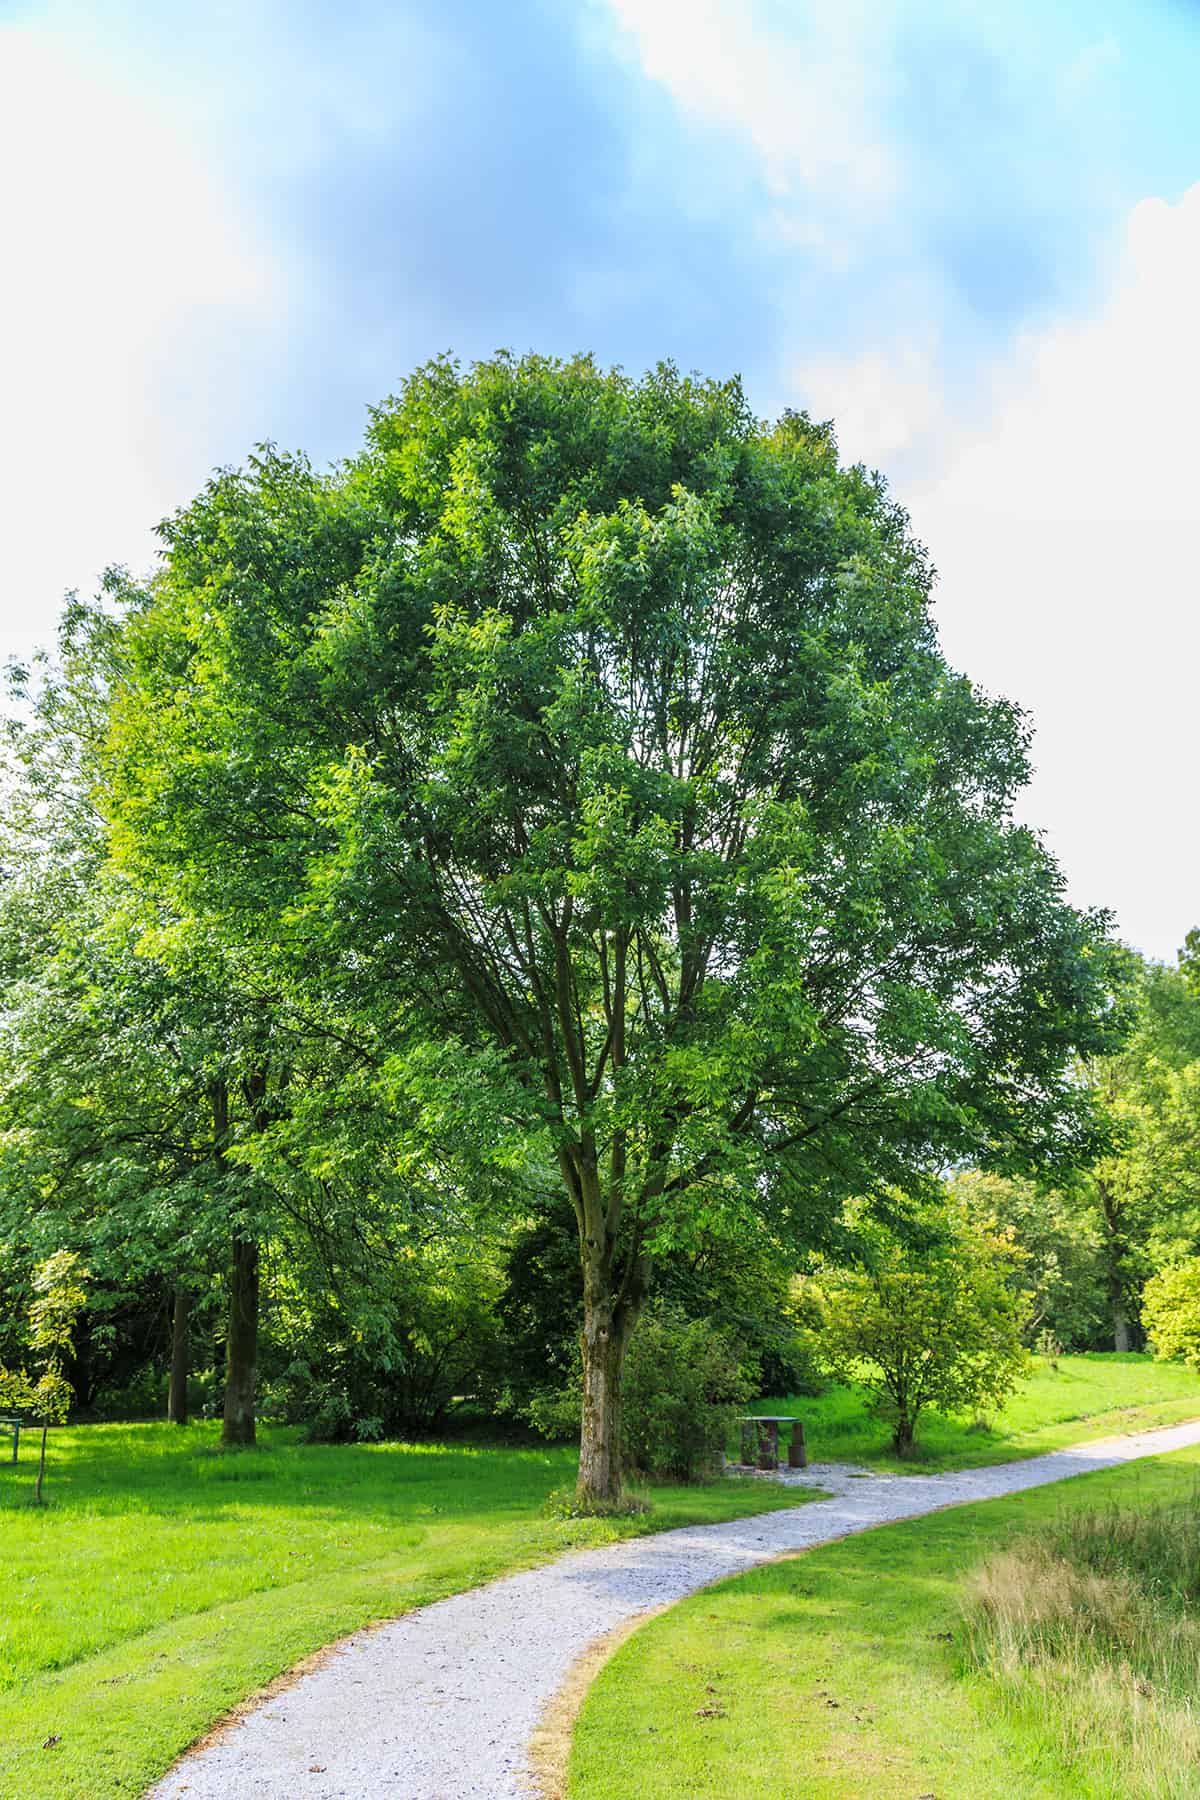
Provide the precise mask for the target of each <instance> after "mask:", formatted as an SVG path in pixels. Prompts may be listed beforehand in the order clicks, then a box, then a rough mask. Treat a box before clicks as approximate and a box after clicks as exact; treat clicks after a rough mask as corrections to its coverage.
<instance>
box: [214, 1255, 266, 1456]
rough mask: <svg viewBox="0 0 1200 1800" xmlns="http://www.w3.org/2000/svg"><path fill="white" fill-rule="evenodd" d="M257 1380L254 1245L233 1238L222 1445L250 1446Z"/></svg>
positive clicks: (253, 1431) (253, 1426)
mask: <svg viewBox="0 0 1200 1800" xmlns="http://www.w3.org/2000/svg"><path fill="white" fill-rule="evenodd" d="M257 1377H258V1245H257V1243H255V1242H254V1241H253V1240H252V1239H250V1238H240V1237H239V1238H235V1239H234V1241H233V1263H232V1266H231V1268H230V1271H229V1335H228V1337H227V1338H226V1340H225V1417H224V1421H223V1423H222V1427H221V1442H222V1443H223V1444H252V1443H253V1442H254V1438H255V1413H254V1392H255V1385H256V1382H257Z"/></svg>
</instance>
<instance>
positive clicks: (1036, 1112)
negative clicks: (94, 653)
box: [99, 356, 1112, 1501]
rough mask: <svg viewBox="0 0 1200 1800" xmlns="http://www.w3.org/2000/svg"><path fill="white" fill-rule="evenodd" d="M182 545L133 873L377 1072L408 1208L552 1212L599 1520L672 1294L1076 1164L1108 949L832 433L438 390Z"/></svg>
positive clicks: (571, 388) (153, 711)
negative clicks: (627, 1410) (755, 1238)
mask: <svg viewBox="0 0 1200 1800" xmlns="http://www.w3.org/2000/svg"><path fill="white" fill-rule="evenodd" d="M163 540H164V550H165V559H164V566H163V569H162V572H161V574H160V575H159V576H158V577H156V578H155V580H154V581H153V582H152V583H151V584H150V585H149V586H148V587H147V589H146V590H145V592H144V593H142V594H141V595H140V596H138V597H137V598H136V599H135V600H134V601H133V603H132V605H131V608H130V611H129V615H128V619H127V623H126V626H125V629H124V632H123V637H122V646H121V657H120V668H119V672H118V674H117V677H116V679H115V682H114V685H113V690H112V702H111V714H110V725H109V729H108V737H107V744H106V748H105V752H104V757H103V769H102V776H101V779H100V782H99V788H100V791H101V793H102V808H103V811H104V813H105V815H106V818H107V820H108V822H109V826H110V832H111V839H110V841H111V846H112V849H113V852H114V854H115V858H116V866H117V868H118V869H119V871H120V873H121V877H122V879H123V880H125V881H127V882H128V883H129V884H131V886H133V887H134V888H135V889H136V890H137V892H138V893H139V895H141V896H142V897H143V898H144V900H145V901H146V902H147V903H149V904H150V905H152V906H156V907H157V908H158V909H159V911H160V913H162V914H164V915H166V914H169V916H170V920H171V926H170V933H169V936H170V941H171V942H172V943H173V944H174V945H175V946H176V948H177V949H179V950H181V951H182V950H184V949H186V951H187V953H188V954H190V955H198V956H200V957H202V958H204V957H211V958H212V960H213V962H214V965H219V966H222V967H226V966H229V965H230V964H231V963H232V965H233V966H235V967H236V968H237V970H238V971H239V978H240V979H245V978H246V972H247V971H252V972H253V979H252V981H251V985H252V987H253V988H254V991H255V992H256V993H258V994H260V995H261V996H263V997H264V1005H265V1006H266V1007H267V1008H268V1010H269V1012H270V1016H271V1017H272V1018H273V1019H275V1018H277V1017H278V1016H280V1014H281V1013H283V1012H288V1011H290V1012H291V1014H292V1015H302V1016H305V1017H308V1018H312V1017H314V1016H319V1018H320V1019H321V1020H322V1021H323V1022H324V1029H325V1030H326V1031H327V1033H329V1034H330V1035H329V1036H328V1037H327V1038H326V1041H327V1042H331V1043H332V1042H334V1041H337V1042H339V1043H340V1044H341V1045H342V1046H343V1054H344V1060H345V1064H346V1066H347V1067H355V1068H369V1069H370V1071H371V1080H372V1082H373V1083H374V1091H375V1092H376V1093H383V1094H385V1095H386V1096H387V1101H388V1105H389V1106H390V1108H391V1109H392V1114H393V1117H394V1118H395V1119H396V1120H398V1121H399V1122H400V1125H401V1126H402V1130H401V1131H400V1133H399V1135H398V1139H397V1142H396V1144H395V1146H394V1155H395V1163H394V1167H395V1168H396V1169H397V1170H399V1171H402V1172H403V1174H404V1176H405V1178H406V1179H407V1180H408V1181H410V1182H411V1183H412V1184H413V1186H414V1188H417V1189H419V1188H421V1186H422V1185H424V1186H425V1187H428V1186H429V1185H430V1184H431V1183H432V1184H433V1185H434V1186H436V1177H437V1174H438V1171H439V1170H445V1169H448V1168H450V1167H452V1168H453V1169H454V1170H455V1171H456V1179H457V1182H458V1184H459V1188H458V1191H460V1192H462V1193H466V1194H469V1195H470V1196H471V1197H472V1202H473V1203H474V1204H475V1205H476V1206H477V1207H478V1208H479V1209H480V1210H481V1211H482V1210H485V1209H486V1208H488V1207H502V1206H519V1205H520V1204H521V1200H522V1195H523V1194H524V1196H525V1197H526V1199H527V1197H528V1194H529V1192H530V1190H531V1188H537V1189H538V1190H539V1191H544V1190H545V1189H546V1188H547V1186H548V1185H549V1184H550V1183H553V1182H557V1183H559V1184H561V1190H562V1192H563V1193H564V1194H565V1196H566V1198H567V1200H568V1202H569V1205H570V1208H571V1213H570V1215H569V1216H573V1219H574V1223H575V1229H576V1235H577V1238H578V1245H579V1254H580V1261H581V1271H582V1288H583V1297H584V1352H585V1353H584V1434H583V1458H582V1464H581V1485H582V1487H583V1490H584V1492H585V1494H587V1495H590V1496H592V1497H593V1498H595V1499H597V1500H601V1499H603V1500H606V1501H611V1500H612V1498H613V1497H614V1495H615V1494H616V1492H617V1490H618V1489H619V1481H620V1471H619V1463H618V1456H617V1449H616V1446H617V1445H618V1443H619V1435H620V1434H619V1429H618V1427H619V1394H620V1371H621V1360H622V1356H623V1351H624V1346H625V1343H626V1342H627V1340H628V1337H629V1334H630V1332H631V1331H632V1329H633V1327H634V1324H635V1322H636V1318H637V1315H638V1311H639V1309H640V1307H641V1304H642V1301H643V1299H644V1297H645V1294H646V1292H647V1291H648V1288H649V1286H650V1283H651V1280H652V1273H653V1265H654V1260H655V1258H656V1257H659V1256H661V1255H663V1254H666V1253H669V1252H670V1251H671V1250H672V1249H676V1248H679V1247H681V1246H686V1245H687V1244H689V1243H691V1242H693V1241H694V1240H695V1239H696V1237H697V1236H698V1234H701V1233H707V1234H712V1233H713V1232H717V1233H728V1234H737V1233H739V1232H747V1231H750V1232H753V1231H757V1230H759V1229H761V1228H762V1227H763V1226H764V1225H765V1226H766V1227H768V1228H769V1229H770V1230H771V1231H772V1232H773V1233H776V1234H779V1235H780V1236H781V1238H782V1239H784V1240H786V1241H788V1242H790V1243H792V1244H794V1245H796V1246H797V1247H803V1248H810V1247H812V1246H814V1245H820V1244H822V1243H824V1242H826V1241H828V1240H829V1238H830V1236H831V1234H832V1233H835V1232H836V1231H837V1230H838V1229H839V1224H838V1222H839V1220H840V1219H841V1217H842V1207H843V1202H844V1201H845V1200H846V1199H847V1198H848V1197H849V1196H852V1195H857V1196H860V1197H864V1198H866V1199H867V1200H868V1202H870V1201H871V1200H872V1199H874V1200H875V1201H877V1203H878V1204H879V1205H880V1206H881V1207H883V1208H887V1209H894V1208H895V1206H896V1205H897V1198H896V1197H897V1195H903V1194H910V1195H911V1194H919V1193H921V1192H924V1191H926V1190H927V1189H928V1188H929V1185H930V1183H931V1182H932V1181H933V1180H934V1179H935V1177H936V1176H937V1174H938V1173H939V1171H940V1170H941V1169H942V1168H943V1167H944V1166H945V1164H946V1163H947V1161H949V1160H962V1159H966V1158H973V1159H976V1160H980V1161H983V1162H991V1163H995V1164H997V1165H1013V1166H1017V1165H1020V1164H1022V1163H1026V1164H1027V1163H1028V1162H1029V1161H1030V1160H1032V1159H1040V1160H1042V1161H1043V1162H1053V1161H1055V1160H1056V1159H1057V1160H1069V1159H1070V1157H1071V1156H1072V1155H1077V1154H1078V1153H1079V1151H1080V1148H1081V1146H1082V1144H1083V1143H1084V1141H1085V1138H1086V1133H1087V1129H1088V1117H1087V1113H1088V1109H1087V1104H1086V1095H1084V1094H1083V1093H1082V1092H1081V1090H1080V1087H1079V1085H1078V1083H1076V1082H1073V1080H1072V1078H1071V1069H1072V1067H1073V1065H1074V1064H1075V1062H1076V1061H1077V1059H1078V1058H1080V1057H1081V1056H1082V1057H1086V1056H1095V1055H1099V1054H1101V1053H1102V1052H1103V1051H1104V1050H1105V1049H1106V1048H1108V1047H1109V1045H1110V1040H1111V1032H1112V1019H1111V1013H1110V1009H1109V1008H1108V1006H1107V1000H1106V989H1107V983H1108V979H1109V968H1108V954H1107V950H1106V940H1105V935H1104V922H1103V920H1102V919H1099V918H1096V917H1092V916H1088V915H1084V914H1081V913H1079V912H1077V911H1075V910H1073V909H1072V908H1071V907H1070V906H1068V905H1067V904H1066V902H1065V899H1064V895H1063V885H1062V880H1061V877H1060V875H1059V873H1058V871H1057V869H1056V867H1055V865H1054V863H1053V862H1052V860H1051V859H1050V857H1049V856H1048V854H1047V853H1046V851H1045V849H1044V848H1043V846H1042V845H1041V843H1040V842H1039V840H1038V838H1037V837H1036V835H1035V834H1034V833H1033V832H1031V831H1030V830H1028V829H1027V828H1025V827H1023V826H1021V825H1018V824H1017V823H1015V822H1014V819H1013V816H1012V803H1013V799H1014V796H1015V795H1016V794H1017V792H1018V791H1019V789H1020V788H1021V786H1022V784H1023V783H1024V782H1025V780H1026V779H1027V776H1028V763H1027V738H1028V734H1027V728H1026V725H1025V723H1024V721H1023V719H1022V717H1021V715H1020V714H1019V712H1018V711H1017V710H1016V709H1015V708H1014V707H1013V706H1011V705H1009V704H1007V703H1006V702H1003V701H996V700H991V699H988V698H987V697H985V696H984V695H982V694H981V693H979V692H978V691H977V690H976V689H975V688H973V687H972V685H971V684H970V682H968V681H967V680H966V679H965V678H964V677H962V676H960V675H957V674H955V673H954V671H952V670H951V669H950V668H949V667H948V665H947V664H946V662H945V660H944V658H943V656H942V654H941V652H940V650H939V647H938V644H937V640H936V635H935V632H934V628H933V624H932V619H931V614H930V609H929V596H930V588H931V581H932V574H931V569H930V566H929V563H928V560H927V558H926V556H925V553H924V552H923V550H922V549H921V547H920V546H919V545H918V544H916V543H915V542H914V540H913V539H912V537H911V535H910V533H909V530H908V523H907V520H906V517H905V515H904V513H903V512H902V510H901V509H900V508H899V507H898V506H896V505H895V504H894V502H893V501H892V500H891V499H890V497H889V496H888V494H887V491H886V489H885V486H884V484H883V483H882V481H881V480H879V479H878V478H877V477H874V476H871V475H869V474H868V473H867V472H866V471H864V470H863V469H861V468H856V467H854V468H846V467H844V466H841V465H840V464H839V461H838V456H837V448H836V443H835V441H834V437H833V434H832V431H831V430H830V428H829V427H828V426H823V425H818V424H815V423H813V422H812V421H811V420H809V419H808V418H807V417H805V416H803V415H800V414H786V415H785V416H784V417H783V418H782V419H781V420H780V421H779V422H778V423H777V424H776V425H773V426H769V425H764V424H763V423H762V422H760V421H759V420H758V419H757V418H755V417H754V415H753V413H752V411H751V410H750V408H749V407H748V405H747V403H746V400H745V397H744V395H743V393H742V391H741V389H740V387H739V385H738V384H737V383H736V382H705V381H700V380H694V379H684V378H682V377H680V376H679V375H678V374H677V373H676V371H674V370H673V369H671V368H669V367H661V368H659V369H657V370H656V371H654V372H652V373H651V374H649V375H647V376H645V377H644V378H642V379H640V380H633V379H630V378H628V377H626V376H624V375H622V374H620V373H619V372H612V371H604V370H602V369H600V368H598V367H597V366H596V365H595V364H594V363H592V362H591V361H590V360H588V359H586V358H579V359H576V360H574V361H571V362H567V363H559V362H554V361H550V360H546V359H542V358H537V357H527V358H524V359H521V360H517V359H514V358H511V357H507V356H501V357H498V358H496V359H494V360H493V361H491V362H488V363H483V364H480V365H477V366H476V367H474V368H472V369H470V370H468V371H465V372H464V371H462V370H460V369H459V368H458V367H457V366H456V365H454V364H453V363H451V362H449V361H439V362H435V363H433V364H431V365H429V366H427V367H426V368H424V369H422V370H419V371H418V372H417V373H416V374H415V375H414V376H413V377H412V378H411V379H410V380H409V381H408V382H407V383H405V385H404V386H403V388H402V389H401V391H400V393H399V394H398V396H396V397H395V398H394V399H392V400H390V401H388V402H387V403H385V404H384V405H383V406H381V407H379V408H378V409H377V410H376V411H375V413H374V414H373V415H372V420H371V426H370V430H369V434H368V440H367V444H366V447H365V449H364V451H363V452H362V454H361V455H360V456H358V457H356V458H354V459H353V460H352V461H350V462H349V463H347V464H346V465H344V466H343V467H340V468H338V469H337V470H335V471H333V472H332V473H329V474H323V475H322V474H316V473H314V472H313V471H312V470H311V469H310V467H309V466H308V465H307V464H306V463H305V462H304V461H303V460H302V459H299V458H295V457H290V456H286V455H282V454H280V453H278V452H276V451H275V450H273V449H270V448H266V449H264V450H262V451H261V452H260V453H259V454H258V455H257V456H256V457H255V458H253V459H252V460H251V461H250V463H249V464H248V465H247V466H246V468H244V469H242V470H237V471H226V472H222V473H221V474H219V475H217V476H216V477H214V478H213V480H212V481H211V482H210V483H209V484H208V485H207V487H206V488H205V490H204V491H203V492H202V493H201V494H200V496H199V497H198V498H197V499H196V501H195V502H194V503H193V504H192V505H190V506H189V507H186V508H185V509H183V510H182V511H181V512H180V513H179V514H177V515H176V516H175V517H174V518H172V519H171V520H169V521H168V522H167V524H166V525H165V526H164V527H163ZM280 1066H281V1064H280V1059H279V1057H278V1056H276V1058H275V1062H274V1064H273V1067H275V1068H277V1069H278V1068H279V1067H280Z"/></svg>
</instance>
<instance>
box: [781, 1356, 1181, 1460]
mask: <svg viewBox="0 0 1200 1800" xmlns="http://www.w3.org/2000/svg"><path fill="white" fill-rule="evenodd" d="M757 1410H758V1411H761V1412H779V1413H795V1414H796V1415H798V1417H800V1418H802V1419H803V1420H804V1428H805V1435H806V1438H807V1441H808V1453H809V1456H810V1457H811V1459H812V1460H813V1461H814V1462H861V1463H868V1464H870V1465H871V1466H872V1467H875V1468H893V1469H911V1468H913V1467H914V1466H916V1467H919V1468H920V1469H922V1470H924V1471H929V1470H933V1469H944V1468H956V1469H967V1468H975V1467H978V1466H979V1465H981V1464H984V1463H997V1462H1009V1461H1011V1460H1013V1459H1015V1458H1016V1457H1020V1456H1035V1455H1038V1454H1040V1453H1041V1452H1042V1451H1044V1450H1061V1449H1063V1448H1064V1446H1066V1445H1067V1444H1078V1443H1081V1442H1083V1441H1084V1440H1085V1439H1087V1438H1095V1437H1108V1436H1115V1435H1116V1434H1117V1433H1119V1432H1123V1431H1134V1430H1140V1429H1142V1428H1143V1427H1146V1426H1150V1425H1171V1424H1176V1423H1178V1422H1179V1421H1180V1420H1182V1419H1194V1418H1196V1417H1198V1416H1200V1377H1197V1376H1196V1375H1195V1374H1194V1373H1193V1372H1192V1371H1191V1370H1189V1369H1186V1368H1184V1367H1183V1365H1182V1364H1181V1363H1156V1362H1153V1361H1152V1360H1151V1359H1150V1358H1149V1357H1148V1356H1137V1355H1130V1356H1113V1355H1107V1356H1104V1355H1095V1356H1064V1357H1061V1358H1060V1359H1059V1366H1058V1368H1057V1370H1054V1369H1051V1368H1050V1367H1049V1365H1048V1364H1047V1363H1045V1362H1044V1361H1043V1360H1042V1359H1041V1358H1040V1357H1039V1358H1035V1359H1034V1365H1033V1372H1032V1375H1031V1378H1030V1380H1029V1381H1028V1382H1027V1383H1026V1384H1025V1385H1024V1386H1023V1387H1022V1389H1021V1391H1020V1392H1019V1393H1018V1394H1016V1395H1015V1396H1014V1397H1013V1399H1012V1400H1011V1401H1010V1402H1009V1404H1008V1406H1007V1407H1006V1408H1005V1410H1004V1412H1003V1413H1001V1414H1000V1415H999V1417H998V1418H997V1419H996V1420H995V1422H994V1424H993V1426H992V1428H991V1429H990V1430H988V1431H979V1430H972V1429H971V1426H970V1423H969V1422H968V1421H966V1420H962V1419H945V1418H940V1417H939V1416H938V1415H937V1414H936V1413H923V1414H922V1416H921V1420H920V1423H919V1425H918V1427H917V1436H918V1439H919V1440H920V1442H919V1445H918V1452H919V1454H918V1456H917V1458H916V1459H915V1463H900V1462H897V1461H896V1459H895V1457H893V1456H891V1455H890V1453H889V1452H888V1449H887V1445H886V1439H887V1432H886V1430H885V1429H884V1428H883V1427H882V1426H881V1424H880V1423H879V1420H878V1419H876V1418H873V1417H872V1416H871V1413H870V1412H869V1410H868V1406H867V1401H866V1397H865V1395H863V1394H862V1393H861V1392H859V1391H857V1390H854V1389H851V1388H843V1387H835V1388H831V1389H830V1390H829V1391H828V1392H827V1393H824V1394H819V1395H817V1396H816V1397H815V1398H813V1399H809V1398H807V1397H806V1396H798V1397H796V1396H794V1397H792V1398H789V1399H786V1400H769V1401H763V1402H762V1404H761V1406H759V1407H758V1408H757Z"/></svg>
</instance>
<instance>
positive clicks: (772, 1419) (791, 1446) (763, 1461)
mask: <svg viewBox="0 0 1200 1800" xmlns="http://www.w3.org/2000/svg"><path fill="white" fill-rule="evenodd" d="M738 1423H739V1424H740V1425H741V1428H742V1461H743V1462H744V1463H757V1465H758V1467H759V1468H760V1469H777V1468H778V1467H779V1428H780V1426H781V1425H790V1426H791V1428H792V1430H791V1436H790V1438H789V1439H788V1447H787V1460H788V1468H789V1469H807V1467H808V1447H807V1445H806V1444H805V1442H804V1426H803V1424H802V1423H801V1421H800V1420H799V1419H797V1418H796V1417H795V1416H794V1414H792V1413H749V1414H747V1416H746V1417H745V1418H744V1419H739V1421H738Z"/></svg>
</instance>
